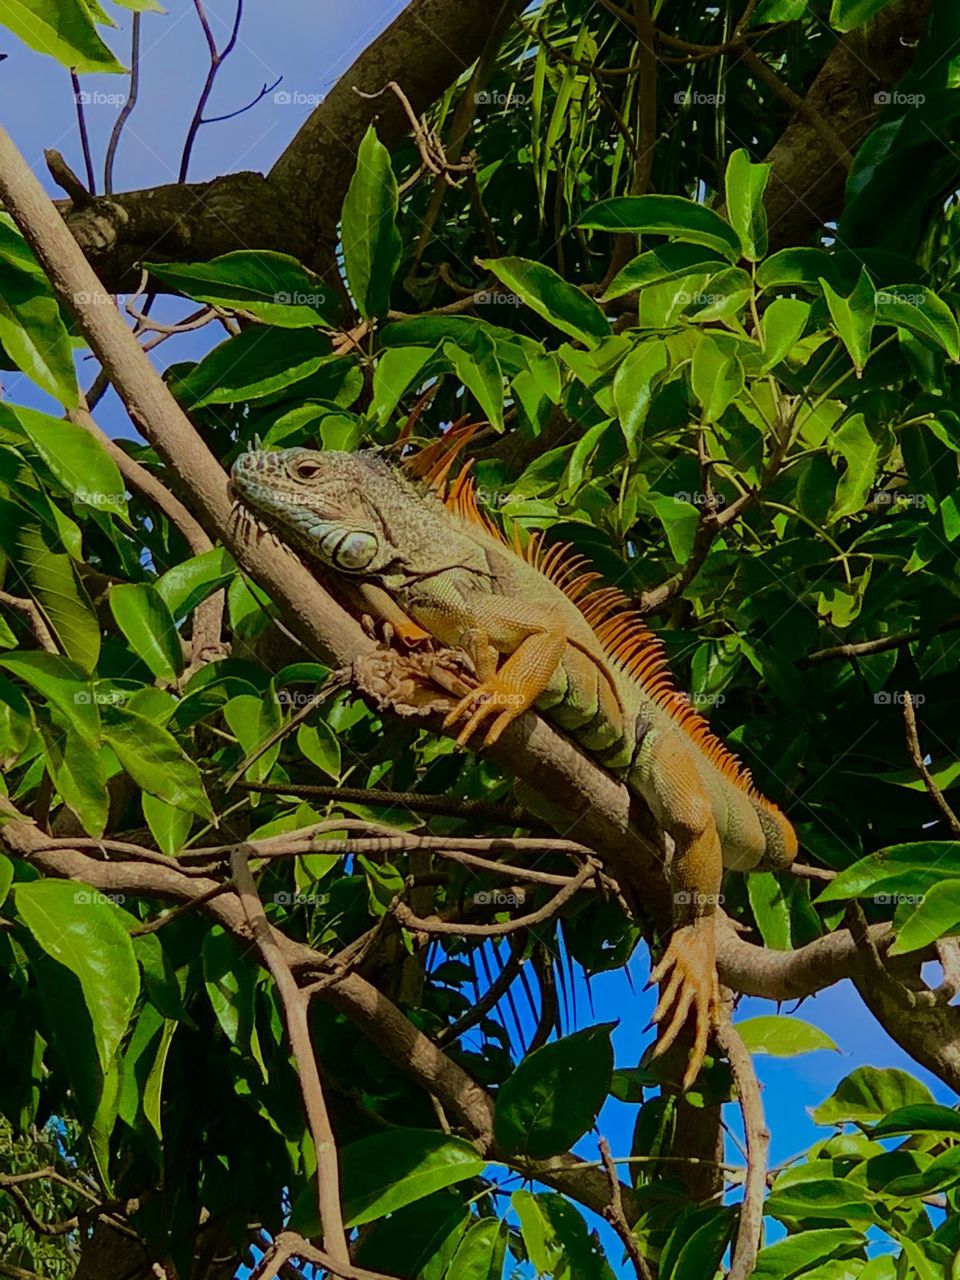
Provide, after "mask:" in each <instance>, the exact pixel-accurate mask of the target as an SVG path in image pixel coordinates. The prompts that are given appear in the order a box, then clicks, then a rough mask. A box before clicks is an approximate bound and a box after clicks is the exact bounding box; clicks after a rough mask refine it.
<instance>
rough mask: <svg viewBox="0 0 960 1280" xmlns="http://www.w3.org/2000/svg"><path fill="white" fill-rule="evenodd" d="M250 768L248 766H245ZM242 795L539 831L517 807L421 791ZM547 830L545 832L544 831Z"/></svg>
mask: <svg viewBox="0 0 960 1280" xmlns="http://www.w3.org/2000/svg"><path fill="white" fill-rule="evenodd" d="M247 767H248V768H249V766H247ZM235 785H236V786H238V787H239V788H240V789H241V790H242V791H256V792H263V793H264V794H267V795H283V796H300V797H304V798H309V799H313V800H333V801H340V802H341V803H343V804H365V805H369V806H370V807H371V808H373V809H380V808H383V809H409V810H412V811H413V812H414V813H436V814H442V815H443V816H444V817H450V818H471V819H473V820H474V821H480V822H491V823H498V824H502V825H503V826H505V827H528V828H529V827H539V826H540V825H541V824H540V823H538V822H536V821H535V820H534V819H533V818H531V817H530V815H529V814H528V813H527V811H526V810H525V809H521V808H520V806H519V805H510V804H494V803H493V802H491V801H489V800H471V799H461V798H460V797H459V796H440V795H429V794H426V793H424V792H421V791H382V790H379V789H378V788H372V789H369V790H368V789H367V788H366V787H335V786H333V785H330V786H325V785H324V784H323V783H319V782H238V783H236V784H235ZM544 829H545V830H546V828H544Z"/></svg>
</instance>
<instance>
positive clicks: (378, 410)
mask: <svg viewBox="0 0 960 1280" xmlns="http://www.w3.org/2000/svg"><path fill="white" fill-rule="evenodd" d="M432 355H433V351H432V350H430V349H429V348H427V349H424V348H423V347H386V348H385V349H384V350H383V351H381V352H380V355H379V357H378V358H377V367H376V368H375V369H374V371H373V400H372V402H371V404H370V411H369V412H370V416H371V417H372V418H376V420H377V422H379V423H380V425H381V426H383V425H384V423H386V422H388V421H389V419H390V416H391V414H392V413H393V411H394V409H396V407H397V405H398V403H399V402H400V397H401V396H402V395H403V393H404V392H405V391H406V390H407V388H408V387H409V386H410V385H411V384H413V385H416V380H417V376H418V374H419V373H420V371H421V369H422V368H423V366H424V365H425V364H426V363H427V361H428V360H429V359H430V358H431V357H432Z"/></svg>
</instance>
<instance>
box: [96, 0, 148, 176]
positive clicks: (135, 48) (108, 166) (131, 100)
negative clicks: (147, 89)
mask: <svg viewBox="0 0 960 1280" xmlns="http://www.w3.org/2000/svg"><path fill="white" fill-rule="evenodd" d="M139 92H140V14H139V13H137V12H135V13H134V15H133V27H132V31H131V35H130V89H129V91H128V93H127V100H126V102H125V103H124V104H123V106H122V107H121V108H120V114H119V115H118V116H117V118H116V120H115V121H114V124H113V128H112V129H111V131H110V141H109V142H108V143H107V155H106V159H105V160H104V162H103V190H104V193H105V194H106V195H108V196H109V195H112V194H113V161H114V157H115V156H116V154H117V147H118V146H119V145H120V135H121V134H122V133H123V130H124V126H125V125H126V123H127V120H129V118H130V113H131V112H132V111H133V108H134V107H135V106H136V105H137V95H138V93H139Z"/></svg>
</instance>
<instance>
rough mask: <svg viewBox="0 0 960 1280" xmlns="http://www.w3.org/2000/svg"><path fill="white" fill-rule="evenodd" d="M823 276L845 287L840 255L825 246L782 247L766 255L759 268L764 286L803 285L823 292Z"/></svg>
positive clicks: (764, 287) (759, 276)
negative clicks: (816, 247)
mask: <svg viewBox="0 0 960 1280" xmlns="http://www.w3.org/2000/svg"><path fill="white" fill-rule="evenodd" d="M823 279H826V280H829V281H830V283H831V285H833V287H834V288H835V289H839V288H842V286H843V280H844V273H843V271H842V270H841V269H840V265H839V263H838V261H837V258H836V256H835V255H834V254H831V253H827V251H826V250H825V249H808V248H803V247H800V248H792V249H781V250H780V251H779V252H778V253H773V254H771V255H770V257H769V258H765V259H764V261H763V262H761V263H760V265H759V267H758V268H757V284H758V285H759V286H760V288H761V289H778V288H783V287H784V286H786V287H789V288H794V287H796V286H797V285H800V286H802V287H803V288H805V289H809V290H810V291H811V292H812V293H819V292H820V289H821V285H820V281H821V280H823Z"/></svg>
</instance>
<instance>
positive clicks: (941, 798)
mask: <svg viewBox="0 0 960 1280" xmlns="http://www.w3.org/2000/svg"><path fill="white" fill-rule="evenodd" d="M903 727H904V730H905V731H906V735H907V751H908V752H909V753H910V759H911V761H912V763H913V767H914V768H915V769H916V771H917V773H919V775H920V777H921V778H922V779H923V785H924V786H925V787H926V788H927V794H928V795H929V796H930V799H931V800H932V801H933V803H934V804H935V805H936V806H937V808H938V809H939V810H940V813H941V814H942V816H943V818H944V820H945V822H946V824H947V826H948V827H949V828H950V831H951V833H952V834H953V838H954V839H955V840H960V818H958V817H957V815H956V814H955V813H954V811H953V810H952V809H951V808H950V805H949V804H948V803H947V799H946V796H945V795H944V794H943V792H942V791H941V790H940V788H939V787H938V786H937V784H936V782H934V780H933V775H932V774H931V772H930V770H929V769H928V768H927V766H926V763H925V761H924V758H923V751H922V750H921V749H920V738H919V735H918V734H917V717H916V714H915V713H914V710H913V696H912V694H910V693H907V692H904V695H903Z"/></svg>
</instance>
